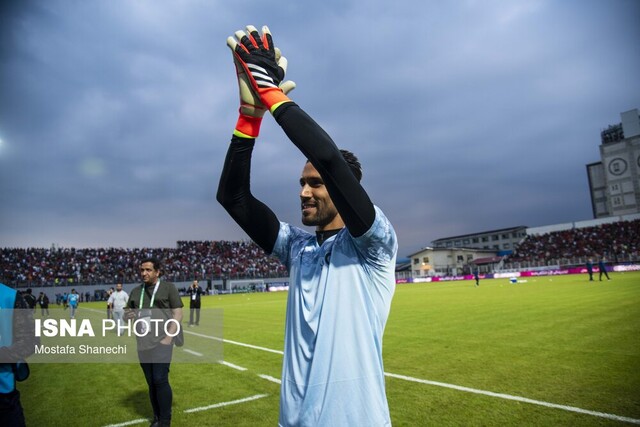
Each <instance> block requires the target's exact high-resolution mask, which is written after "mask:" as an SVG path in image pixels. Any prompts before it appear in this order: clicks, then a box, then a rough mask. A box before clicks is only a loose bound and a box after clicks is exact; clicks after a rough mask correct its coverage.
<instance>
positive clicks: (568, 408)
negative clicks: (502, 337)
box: [384, 372, 640, 424]
mask: <svg viewBox="0 0 640 427" xmlns="http://www.w3.org/2000/svg"><path fill="white" fill-rule="evenodd" d="M384 375H385V376H387V377H391V378H397V379H400V380H405V381H411V382H415V383H421V384H429V385H434V386H437V387H445V388H451V389H454V390H459V391H465V392H467V393H475V394H483V395H485V396H491V397H498V398H500V399H507V400H515V401H517V402H523V403H531V404H533V405H540V406H545V407H547V408H555V409H563V410H565V411H570V412H577V413H579V414H585V415H592V416H594V417H600V418H607V419H610V420H614V421H623V422H627V423H633V424H640V420H638V419H635V418H629V417H622V416H620V415H614V414H607V413H605V412H597V411H589V410H587V409H582V408H576V407H575V406H567V405H558V404H557V403H549V402H544V401H541V400H534V399H528V398H526V397H520V396H512V395H510V394H504V393H494V392H492V391H485V390H477V389H475V388H469V387H463V386H459V385H454V384H447V383H441V382H438V381H429V380H422V379H420V378H413V377H407V376H405V375H398V374H390V373H388V372H385V373H384Z"/></svg>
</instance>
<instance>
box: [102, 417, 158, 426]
mask: <svg viewBox="0 0 640 427" xmlns="http://www.w3.org/2000/svg"><path fill="white" fill-rule="evenodd" d="M148 422H149V419H148V418H138V419H137V420H131V421H127V422H124V423H120V424H109V425H107V426H104V427H124V426H132V425H134V424H142V423H148Z"/></svg>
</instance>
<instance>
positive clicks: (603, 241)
mask: <svg viewBox="0 0 640 427" xmlns="http://www.w3.org/2000/svg"><path fill="white" fill-rule="evenodd" d="M639 252H640V220H638V219H636V220H633V221H619V222H613V223H607V224H601V225H598V226H593V227H585V228H573V229H570V230H562V231H554V232H549V233H544V234H538V235H529V236H527V237H526V238H525V239H524V240H523V241H522V242H521V243H520V244H519V245H518V247H517V249H516V251H515V252H514V253H513V254H511V255H509V256H508V257H507V258H506V259H505V262H504V269H506V270H509V269H518V268H523V267H538V266H545V265H564V266H567V265H582V264H584V263H585V262H586V261H587V259H589V258H593V259H594V260H596V259H597V258H599V257H601V256H604V257H605V258H606V259H607V260H608V261H609V262H613V263H623V262H631V261H638V259H639V258H640V253H639Z"/></svg>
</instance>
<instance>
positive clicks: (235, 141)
mask: <svg viewBox="0 0 640 427" xmlns="http://www.w3.org/2000/svg"><path fill="white" fill-rule="evenodd" d="M254 144H255V140H254V139H248V138H241V137H238V136H235V135H234V136H233V137H232V139H231V144H230V145H229V149H228V150H227V157H226V158H225V160H224V167H223V169H222V176H221V177H220V183H219V185H218V194H217V199H218V202H220V204H221V205H222V206H223V207H224V208H225V209H226V211H227V212H228V213H229V215H231V217H232V218H233V219H234V220H235V222H236V223H238V225H239V226H240V227H241V228H242V229H243V230H244V232H245V233H247V234H248V235H249V237H250V238H251V240H253V241H254V242H256V244H257V245H258V246H260V247H261V248H262V249H263V250H264V251H265V252H267V253H271V251H272V250H273V245H274V244H275V242H276V238H277V237H278V230H279V228H280V222H279V221H278V218H277V217H276V215H275V214H274V213H273V211H272V210H271V209H269V208H268V207H267V206H266V205H265V204H264V203H262V202H261V201H259V200H258V199H256V198H255V197H254V196H253V194H251V186H250V175H251V174H250V170H251V153H252V152H253V146H254Z"/></svg>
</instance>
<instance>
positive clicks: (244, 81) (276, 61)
mask: <svg viewBox="0 0 640 427" xmlns="http://www.w3.org/2000/svg"><path fill="white" fill-rule="evenodd" d="M235 37H236V39H237V40H236V39H234V38H233V37H229V38H227V45H228V46H229V48H231V50H232V52H233V55H234V62H235V64H236V70H237V73H238V85H239V88H240V100H241V107H240V115H241V120H242V121H243V122H242V123H240V128H241V129H238V128H237V127H236V130H237V131H239V132H240V133H244V134H245V135H249V136H251V135H252V134H255V135H256V136H257V130H259V125H260V122H259V121H258V122H257V125H258V128H257V129H255V125H256V120H255V119H261V118H262V116H263V115H264V112H265V109H268V110H269V111H271V112H274V111H275V110H276V108H278V107H279V106H280V105H281V104H283V103H285V102H288V101H291V100H290V99H289V98H288V97H287V95H286V93H288V92H289V91H291V90H292V89H293V88H294V87H295V83H293V82H284V83H282V84H281V82H282V80H283V79H284V76H285V73H286V70H287V59H286V58H285V57H283V56H282V55H281V54H280V50H279V49H278V48H276V47H275V46H274V45H273V38H272V37H271V33H270V31H269V28H268V27H267V26H264V27H262V36H260V33H258V30H257V29H256V27H254V26H253V25H248V26H247V33H245V32H244V31H236V32H235ZM238 41H239V43H238ZM243 115H244V117H243ZM247 117H250V118H251V119H249V120H247ZM243 129H244V131H243ZM245 131H247V132H245Z"/></svg>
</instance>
